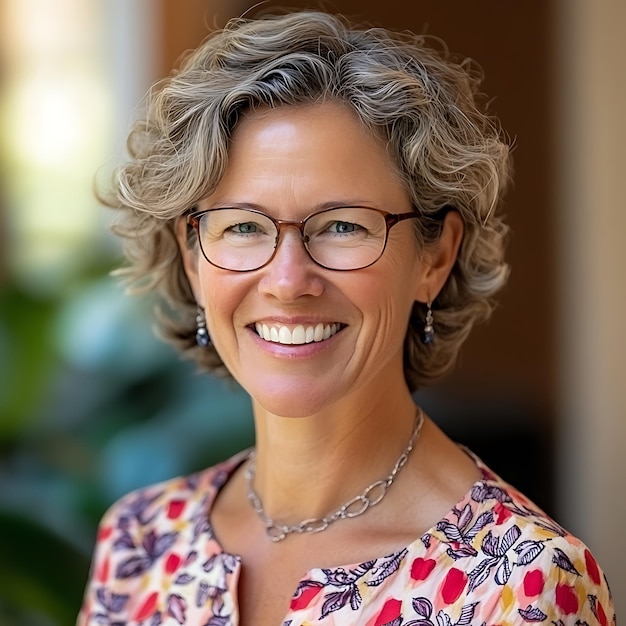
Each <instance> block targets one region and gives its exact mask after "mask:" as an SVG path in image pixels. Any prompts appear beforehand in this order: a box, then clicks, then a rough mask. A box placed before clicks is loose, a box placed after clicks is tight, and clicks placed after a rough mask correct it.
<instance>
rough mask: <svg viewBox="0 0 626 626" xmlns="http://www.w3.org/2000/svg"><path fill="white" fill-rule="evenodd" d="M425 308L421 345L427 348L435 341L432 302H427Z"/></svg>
mask: <svg viewBox="0 0 626 626" xmlns="http://www.w3.org/2000/svg"><path fill="white" fill-rule="evenodd" d="M426 307H427V308H426V319H425V320H424V330H423V332H422V343H423V344H424V345H426V346H427V345H428V344H430V343H432V342H433V341H434V340H435V327H434V326H433V309H432V302H428V303H427V304H426Z"/></svg>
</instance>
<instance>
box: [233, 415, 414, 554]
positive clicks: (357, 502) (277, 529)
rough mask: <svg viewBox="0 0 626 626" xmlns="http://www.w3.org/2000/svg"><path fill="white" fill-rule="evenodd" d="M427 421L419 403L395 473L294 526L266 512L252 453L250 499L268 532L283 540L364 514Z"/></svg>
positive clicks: (379, 496) (387, 485)
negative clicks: (255, 484) (256, 484)
mask: <svg viewBox="0 0 626 626" xmlns="http://www.w3.org/2000/svg"><path fill="white" fill-rule="evenodd" d="M423 425H424V413H423V412H422V410H421V409H420V408H419V407H418V408H417V409H416V418H415V427H414V428H413V432H412V433H411V438H410V439H409V442H408V444H407V446H406V448H405V449H404V450H403V452H402V454H401V455H400V457H399V458H398V460H397V461H396V462H395V464H394V466H393V469H392V470H391V474H389V476H387V478H384V479H382V480H377V481H376V482H373V483H372V484H371V485H369V486H368V487H366V488H365V490H364V491H363V492H362V493H361V494H359V495H358V496H354V497H353V498H351V499H350V500H348V501H347V502H346V503H345V504H343V505H341V506H340V507H339V508H338V509H336V510H335V511H334V512H333V513H332V514H330V515H327V516H326V517H311V518H309V519H305V520H303V521H301V522H299V523H298V524H295V525H294V526H288V525H286V524H280V523H278V522H276V521H274V520H273V519H272V518H271V517H269V516H268V515H267V514H266V513H265V509H264V508H263V502H262V501H261V498H260V497H259V494H257V492H256V491H255V490H254V487H253V482H254V477H255V475H256V460H255V455H254V452H253V453H252V454H251V455H250V461H249V463H248V467H247V468H246V474H245V475H246V482H247V483H248V494H247V495H248V501H249V502H250V504H251V506H252V508H253V509H254V512H255V513H256V514H257V516H258V517H259V518H260V520H261V521H262V522H263V524H264V525H265V533H266V534H267V536H268V537H269V538H270V539H271V540H272V541H274V542H278V541H282V540H283V539H285V538H286V537H287V536H288V535H291V534H302V533H321V532H322V531H324V530H326V529H327V528H328V527H329V526H330V525H331V524H332V523H333V522H336V521H337V520H340V519H351V518H353V517H358V516H359V515H363V513H365V512H366V511H367V510H368V509H369V508H370V507H372V506H376V505H377V504H378V503H379V502H381V501H382V499H383V498H384V497H385V496H386V495H387V492H388V491H389V488H390V487H391V485H392V484H393V481H394V480H395V478H396V476H397V475H398V473H399V472H400V470H401V469H402V468H403V467H404V466H405V465H406V463H407V461H408V460H409V455H410V454H411V451H412V450H413V448H414V446H415V443H416V442H417V439H418V437H419V434H420V432H421V430H422V426H423Z"/></svg>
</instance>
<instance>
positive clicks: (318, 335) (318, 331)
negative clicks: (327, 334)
mask: <svg viewBox="0 0 626 626" xmlns="http://www.w3.org/2000/svg"><path fill="white" fill-rule="evenodd" d="M322 339H324V324H318V325H317V326H316V327H315V333H314V335H313V341H322Z"/></svg>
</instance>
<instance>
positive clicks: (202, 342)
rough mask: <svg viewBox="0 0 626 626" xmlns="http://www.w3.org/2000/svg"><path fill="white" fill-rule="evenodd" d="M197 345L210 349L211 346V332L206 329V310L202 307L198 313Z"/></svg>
mask: <svg viewBox="0 0 626 626" xmlns="http://www.w3.org/2000/svg"><path fill="white" fill-rule="evenodd" d="M196 343H197V344H198V345H199V346H200V347H201V348H208V347H209V345H210V344H211V337H209V331H208V330H207V329H206V318H205V316H204V309H203V308H202V307H200V306H199V307H198V312H197V313H196Z"/></svg>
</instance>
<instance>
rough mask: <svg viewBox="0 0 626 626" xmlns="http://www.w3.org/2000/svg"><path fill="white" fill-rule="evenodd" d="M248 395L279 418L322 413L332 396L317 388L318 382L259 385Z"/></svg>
mask: <svg viewBox="0 0 626 626" xmlns="http://www.w3.org/2000/svg"><path fill="white" fill-rule="evenodd" d="M259 387H262V389H259ZM316 387H317V388H316ZM257 392H258V393H257ZM249 393H250V395H251V397H252V399H253V401H254V402H255V403H256V404H258V405H259V406H260V407H261V408H262V409H263V410H264V411H267V412H268V413H271V414H273V415H277V416H279V417H294V418H295V417H308V416H309V415H315V414H316V413H319V412H320V411H323V410H324V409H325V408H327V407H328V406H329V404H330V403H331V402H332V398H331V395H332V394H330V393H329V390H328V389H327V388H326V389H320V388H319V380H318V381H317V385H303V384H302V381H301V380H300V381H299V384H289V382H282V383H280V384H276V383H274V384H271V383H269V384H268V383H266V384H263V383H261V385H260V386H257V387H256V389H251V390H249Z"/></svg>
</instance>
